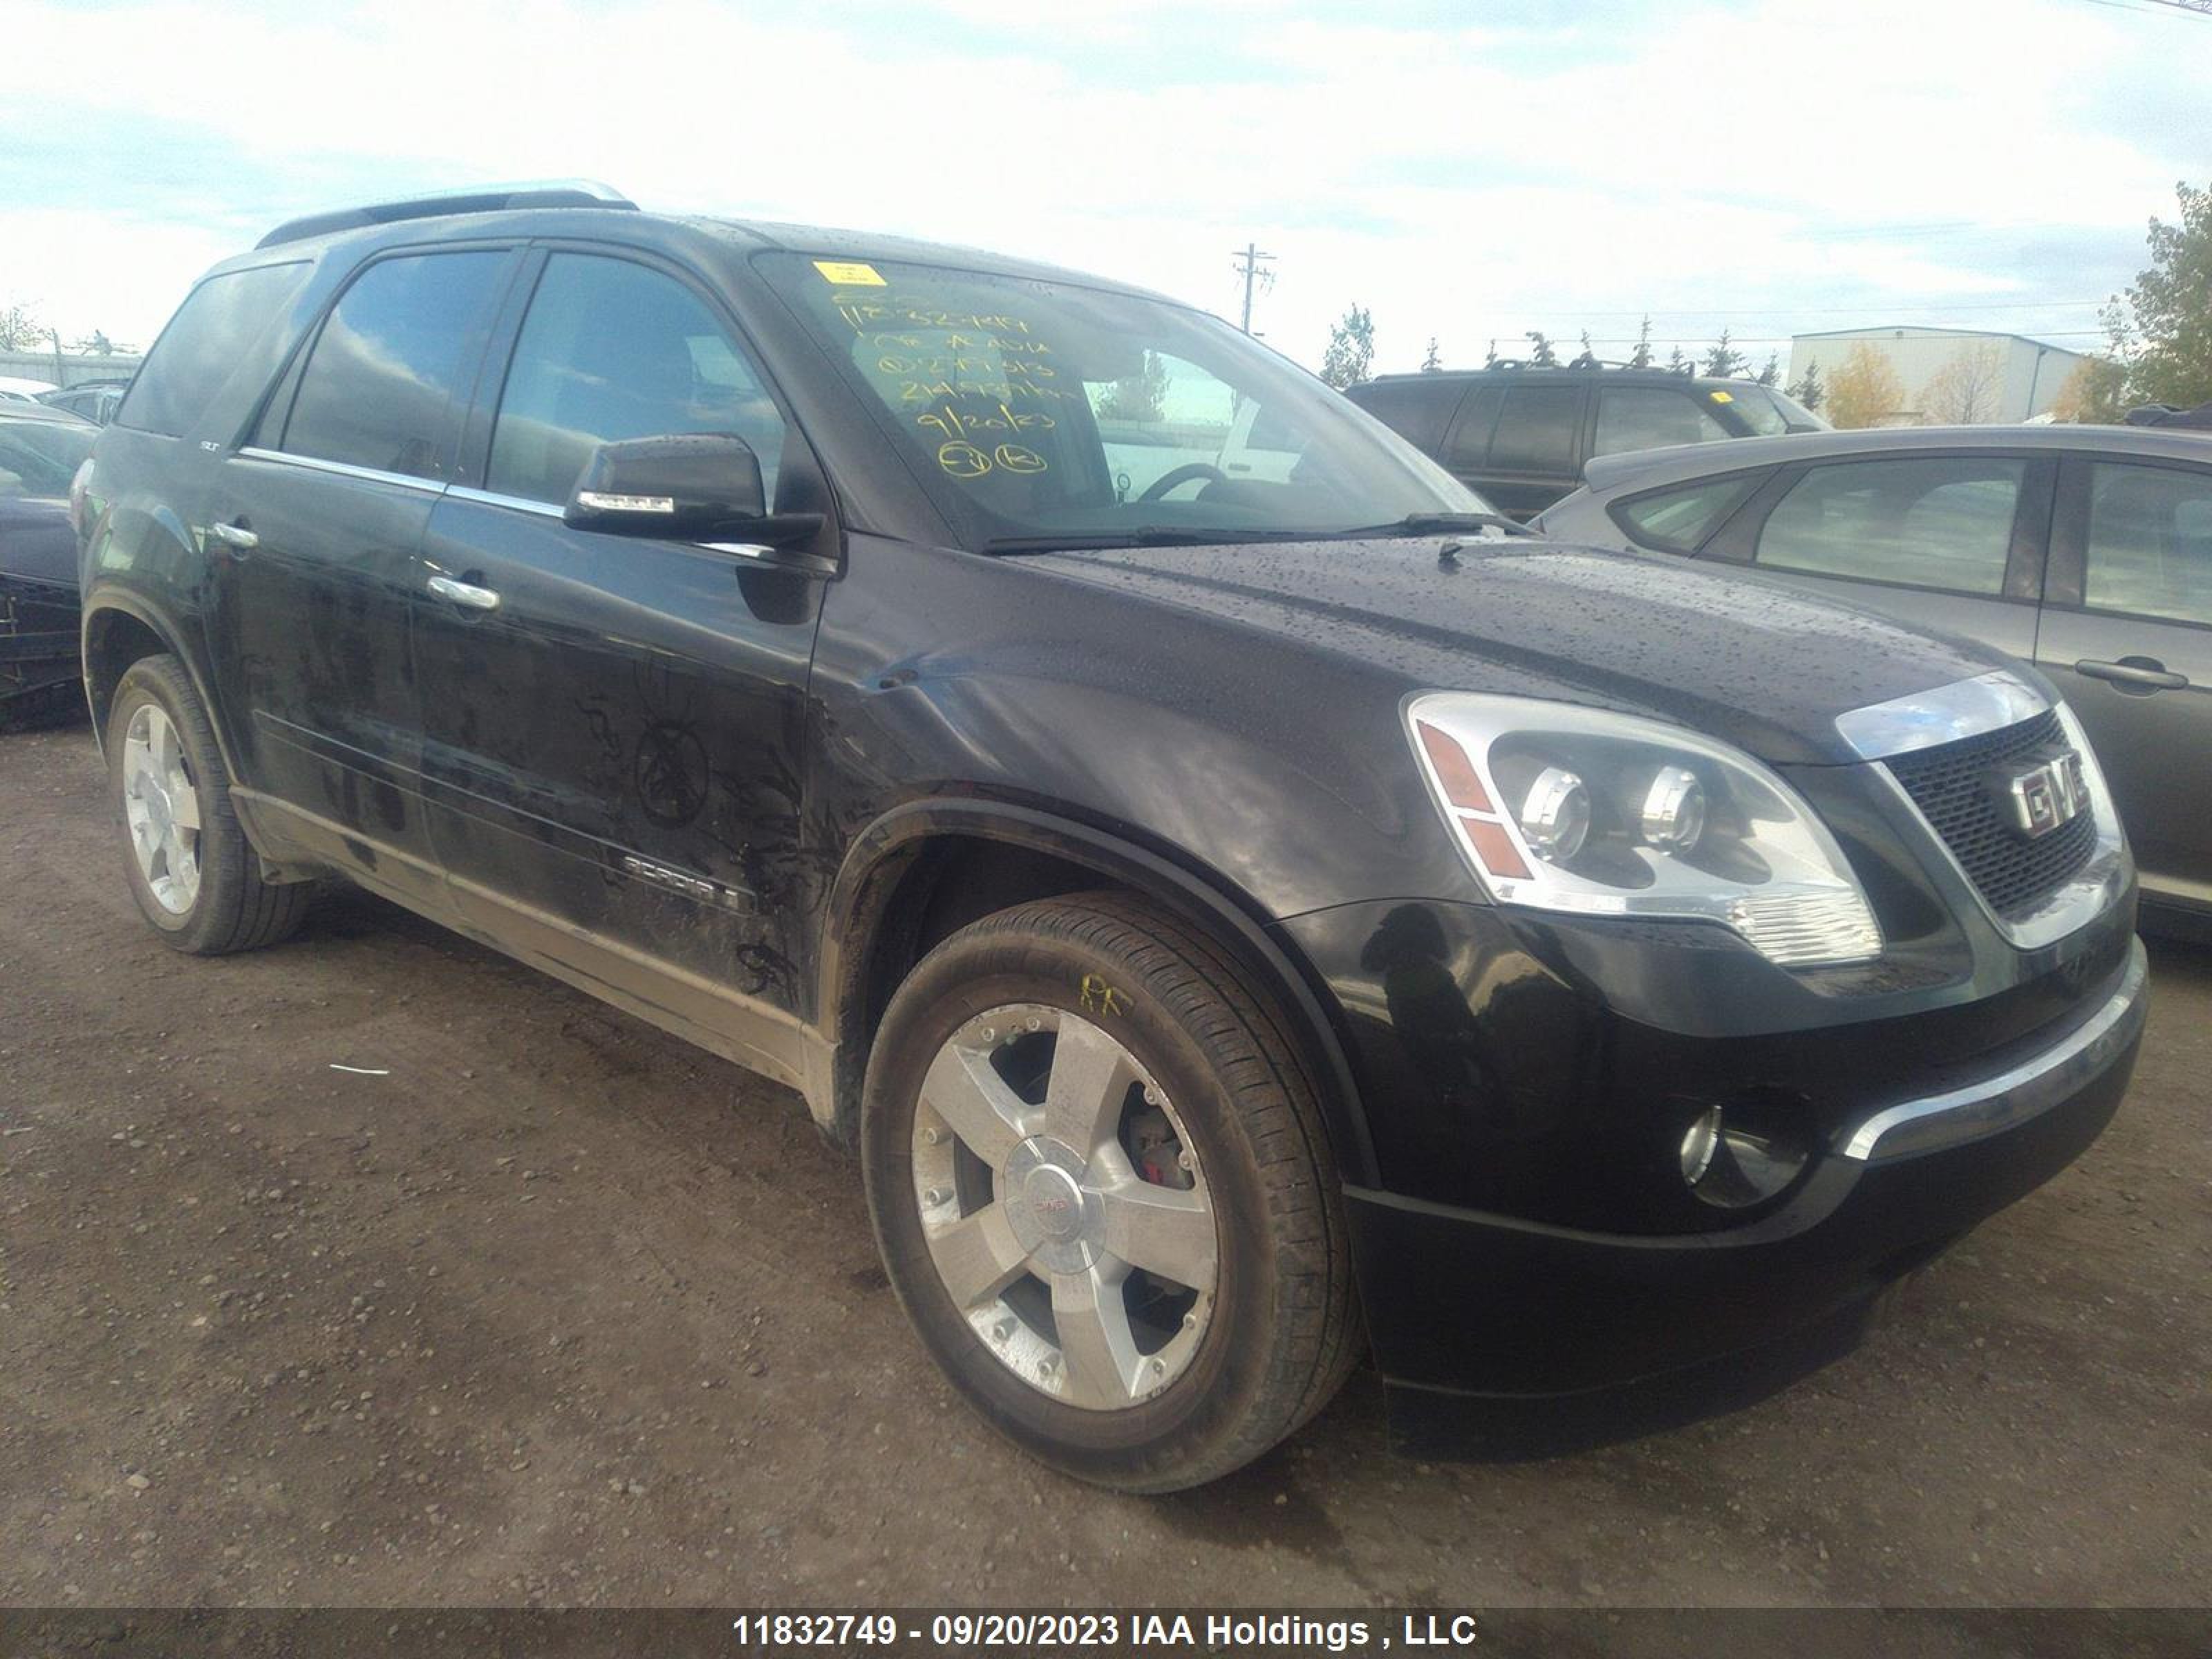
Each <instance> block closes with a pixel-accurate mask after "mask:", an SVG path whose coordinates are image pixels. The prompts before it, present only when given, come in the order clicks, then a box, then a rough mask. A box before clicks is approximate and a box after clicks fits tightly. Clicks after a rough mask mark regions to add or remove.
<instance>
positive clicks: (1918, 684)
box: [1024, 537, 2008, 765]
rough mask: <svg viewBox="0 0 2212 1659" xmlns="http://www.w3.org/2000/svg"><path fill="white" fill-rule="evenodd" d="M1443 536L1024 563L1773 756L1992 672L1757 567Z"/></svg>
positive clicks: (1843, 755)
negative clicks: (1449, 552)
mask: <svg viewBox="0 0 2212 1659" xmlns="http://www.w3.org/2000/svg"><path fill="white" fill-rule="evenodd" d="M1450 539H1451V538H1437V537H1430V538H1416V539H1411V540H1388V541H1329V542H1309V543H1296V544H1261V545H1249V544H1248V545H1243V546H1230V547H1194V548H1182V547H1170V548H1140V549H1135V550H1118V549H1116V550H1105V551H1100V552H1097V553H1089V552H1078V553H1054V554H1049V555H1044V556H1037V557H1035V558H1033V559H1025V560H1024V563H1025V564H1028V565H1030V566H1031V567H1032V568H1043V569H1048V570H1051V571H1053V572H1054V573H1056V574H1060V575H1064V576H1066V577H1070V578H1073V579H1074V580H1080V581H1083V582H1086V583H1091V584H1095V585H1097V586H1101V587H1105V588H1110V589H1113V590H1115V591H1117V592H1121V593H1123V594H1126V595H1128V596H1130V597H1132V598H1135V599H1144V600H1147V601H1150V602H1152V603H1154V604H1158V605H1172V606H1176V607H1177V608H1179V609H1182V610H1185V611H1199V612H1203V613H1206V614H1209V615H1211V616H1212V617H1218V618H1219V619H1220V620H1222V621H1225V622H1228V623H1233V624H1235V625H1237V626H1238V627H1240V628H1243V629H1255V630H1260V631H1262V632H1266V633H1270V634H1273V635H1278V636H1279V637H1281V638H1282V639H1283V640H1285V641H1286V642H1288V643H1292V644H1295V645H1297V646H1298V647H1301V648H1304V649H1307V650H1318V651H1325V652H1328V653H1334V654H1336V655H1338V656H1340V657H1346V658H1352V659H1358V660H1361V661H1364V662H1365V663H1367V664H1369V665H1371V666H1373V667H1375V668H1377V669H1380V670H1383V671H1387V672H1389V673H1390V674H1393V675H1395V676H1396V677H1398V678H1401V680H1402V681H1403V683H1404V686H1405V689H1407V690H1468V691H1490V692H1501V693H1507V694H1511V695H1516V696H1535V697H1547V698H1552V699H1555V700H1557V701H1559V702H1573V703H1581V704H1585V705H1589V706H1592V707H1596V708H1613V709H1618V710H1620V711H1622V712H1625V713H1629V714H1645V715H1650V716H1651V717H1654V718H1656V719H1659V720H1672V721H1674V722H1675V723H1676V724H1678V725H1682V726H1690V727H1692V728H1693V729H1694V730H1697V731H1699V732H1706V733H1709V734H1711V736H1714V737H1717V738H1722V739H1723V740H1724V741H1726V742H1729V743H1732V744H1735V745H1736V746H1737V747H1738V748H1741V749H1743V750H1747V751H1748V752H1749V753H1751V754H1753V755H1756V756H1758V757H1759V758H1760V759H1762V760H1765V761H1767V762H1769V763H1775V764H1782V765H1788V764H1801V765H1802V764H1818V763H1852V762H1854V761H1856V760H1857V756H1856V755H1854V754H1853V753H1852V751H1851V750H1850V749H1849V748H1848V747H1846V746H1845V745H1844V743H1843V741H1842V739H1841V738H1838V735H1837V733H1836V729H1835V719H1836V716H1837V715H1838V714H1843V713H1844V712H1845V711H1846V710H1849V709H1853V708H1863V707H1865V706H1866V705H1868V704H1869V703H1876V702H1887V701H1889V700H1890V699H1891V698H1893V697H1900V696H1905V695H1906V694H1908V693H1910V692H1915V691H1923V690H1928V689H1929V688H1930V687H1933V686H1938V685H1945V684H1950V683H1951V682H1952V681H1954V680H1961V679H1970V678H1972V677H1974V676H1975V675H1978V674H1985V673H1988V672H1989V671H1990V670H1991V669H1992V668H1997V667H2002V666H2005V665H2007V663H2008V659H2005V658H2003V657H2002V656H1999V655H1997V654H1996V653H1993V652H1990V651H1989V650H1987V649H1985V648H1984V647H1980V646H1978V645H1975V644H1973V643H1972V642H1971V641H1966V640H1960V639H1954V638H1951V637H1949V636H1946V635H1933V634H1927V633H1923V632H1921V631H1920V630H1918V629H1913V628H1910V627H1908V626H1906V625H1905V624H1903V623H1899V622H1896V621H1894V620H1892V619H1890V618H1887V617H1881V616H1877V615H1875V613H1873V612H1871V611H1863V610H1859V609H1857V608H1856V607H1853V606H1850V605H1838V604H1834V603H1831V602H1829V601H1826V600H1823V599H1815V598H1813V597H1810V596H1808V595H1807V594H1805V593H1803V592H1799V591H1798V590H1796V589H1794V588H1790V587H1786V586H1783V585H1781V584H1780V583H1777V582H1773V581H1770V580H1766V579H1765V578H1763V577H1759V576H1756V575H1749V574H1741V573H1738V572H1734V571H1730V572H1727V573H1722V572H1718V571H1715V570H1711V569H1706V568H1699V567H1698V566H1696V565H1693V564H1691V563H1689V562H1686V561H1684V560H1681V559H1671V558H1662V557H1659V556H1654V555H1644V554H1638V553H1613V552H1604V551H1600V550H1595V549H1586V548H1577V547H1565V546H1561V545H1559V544H1556V543H1549V542H1542V541H1535V540H1527V541H1496V540H1489V539H1474V538H1460V539H1459V540H1458V542H1457V544H1458V546H1459V548H1460V552H1459V554H1458V556H1457V557H1456V559H1455V560H1454V561H1443V560H1442V559H1440V558H1439V556H1438V555H1439V550H1440V549H1441V548H1442V547H1443V546H1444V545H1445V544H1446V543H1447V541H1449V540H1450Z"/></svg>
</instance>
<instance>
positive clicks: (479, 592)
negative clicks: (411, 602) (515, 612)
mask: <svg viewBox="0 0 2212 1659" xmlns="http://www.w3.org/2000/svg"><path fill="white" fill-rule="evenodd" d="M430 591H431V592H433V593H435V594H436V595H437V596H438V597H439V598H440V599H451V600H452V601H453V603H454V604H455V605H465V606H466V607H467V608H468V609H469V610H471V611H496V610H498V609H499V595H498V594H497V593H496V592H494V591H493V590H492V589H490V588H489V587H474V586H471V585H470V584H468V583H467V582H457V581H455V580H453V578H452V577H451V576H433V577H431V578H430Z"/></svg>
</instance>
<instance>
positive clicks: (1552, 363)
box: [1528, 328, 1559, 368]
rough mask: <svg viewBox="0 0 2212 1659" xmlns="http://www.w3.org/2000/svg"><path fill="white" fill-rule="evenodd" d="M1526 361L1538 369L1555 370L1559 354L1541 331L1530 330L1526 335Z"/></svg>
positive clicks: (1557, 365)
mask: <svg viewBox="0 0 2212 1659" xmlns="http://www.w3.org/2000/svg"><path fill="white" fill-rule="evenodd" d="M1528 361H1529V362H1532V363H1534V364H1535V365H1536V367H1537V368H1558V367H1559V352H1558V351H1557V350H1556V349H1554V348H1553V344H1552V343H1551V341H1550V340H1549V339H1547V337H1545V336H1544V334H1543V333H1542V332H1541V331H1540V330H1537V329H1533V328H1532V329H1530V330H1529V331H1528Z"/></svg>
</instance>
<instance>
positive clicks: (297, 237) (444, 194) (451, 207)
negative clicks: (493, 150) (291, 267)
mask: <svg viewBox="0 0 2212 1659" xmlns="http://www.w3.org/2000/svg"><path fill="white" fill-rule="evenodd" d="M509 208H628V209H629V210H631V211H632V212H635V211H636V210H637V204H636V203H635V202H633V201H631V200H630V199H629V197H627V196H624V195H623V193H622V192H621V191H616V190H610V189H609V188H608V187H607V186H606V185H596V184H593V183H592V181H591V180H590V179H544V180H541V181H534V182H529V183H523V184H511V185H468V186H466V187H465V188H463V189H460V190H447V191H433V192H431V193H430V194H429V195H427V196H414V197H409V198H408V199H407V200H405V201H404V202H372V203H369V204H368V205H367V206H364V207H351V208H335V209H332V210H331V211H329V212H327V213H310V214H307V216H304V217H302V218H298V219H288V220H286V221H285V222H283V224H281V225H279V226H277V227H276V229H274V230H272V231H270V233H269V234H267V235H266V236H264V237H263V238H262V239H261V240H259V241H258V242H256V243H255V244H254V246H256V247H275V246H277V245H278V244H279V243H281V242H297V241H302V240H306V239H307V237H310V236H327V235H329V234H331V232H332V231H337V230H361V229H364V228H367V227H368V226H370V225H389V224H397V223H398V222H400V221H402V220H405V219H435V218H437V217H439V216H441V215H444V214H448V213H498V212H501V211H502V210H506V209H509Z"/></svg>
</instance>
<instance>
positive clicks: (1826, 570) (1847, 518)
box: [1535, 426, 2212, 936]
mask: <svg viewBox="0 0 2212 1659" xmlns="http://www.w3.org/2000/svg"><path fill="white" fill-rule="evenodd" d="M1585 476H1586V478H1587V480H1588V482H1587V483H1586V484H1585V485H1584V487H1583V489H1578V490H1577V491H1576V492H1575V493H1574V494H1573V495H1570V496H1568V497H1567V498H1566V499H1565V501H1560V502H1559V504H1558V505H1556V506H1554V507H1550V508H1548V509H1547V511H1545V512H1544V513H1541V515H1539V516H1538V518H1537V519H1536V520H1535V527H1536V528H1537V529H1539V530H1541V531H1542V532H1545V533H1546V534H1547V535H1552V536H1556V537H1558V538H1560V539H1561V540H1564V541H1572V542H1577V543H1583V544H1598V545H1601V546H1613V547H1626V548H1642V549H1648V550H1652V551H1655V552H1659V553H1672V554H1678V555H1680V556H1683V557H1686V558H1694V559H1700V560H1705V561H1707V562H1714V563H1725V564H1737V565H1741V566H1743V567H1744V568H1747V569H1749V570H1758V571H1762V572H1765V573H1767V574H1771V576H1773V577H1774V578H1776V579H1778V580H1782V581H1785V582H1790V583H1795V584H1802V585H1803V586H1808V587H1810V588H1814V589H1816V590H1818V591H1819V592H1822V593H1826V594H1827V595H1829V596H1831V597H1833V598H1838V599H1850V600H1852V601H1855V602H1857V603H1858V604H1861V605H1867V606H1869V607H1870V608H1872V609H1875V610H1877V611H1887V612H1889V613H1891V614H1893V615H1895V616H1899V617H1905V618H1907V619H1909V620H1910V621H1912V622H1915V623H1921V624H1923V625H1927V626H1933V627H1937V628H1943V629H1951V630H1953V631H1954V632H1956V633H1960V634H1964V635H1969V636H1970V637H1972V638H1974V639H1978V640H1981V641H1984V642H1986V643H1988V644H1990V645H1993V646H1996V647H1997V648H1998V649H1999V650H2002V651H2007V652H2009V653H2011V654H2013V655H2014V656H2015V657H2020V658H2022V659H2026V660H2027V661H2030V662H2033V664H2034V665H2036V667H2038V668H2039V669H2041V670H2042V671H2043V672H2044V673H2045V675H2047V676H2049V678H2051V681H2052V682H2053V683H2054V684H2056V685H2057V687H2058V689H2059V690H2061V691H2062V692H2063V693H2064V694H2065V696H2066V700H2067V702H2069V703H2071V704H2072V705H2073V706H2074V708H2075V710H2076V711H2077V712H2078V713H2079V714H2080V715H2081V723H2082V724H2083V726H2086V727H2087V729H2088V732H2089V735H2090V737H2091V739H2092V740H2093V743H2094V744H2095V745H2096V750H2097V754H2098V756H2099V757H2100V759H2101V760H2102V761H2103V763H2104V766H2105V770H2106V775H2108V777H2109V778H2110V779H2111V781H2112V790H2113V793H2114V794H2115V796H2116V797H2117V798H2118V804H2119V807H2120V816H2121V817H2122V818H2123V819H2124V821H2125V823H2126V825H2127V829H2128V832H2129V835H2130V837H2131V838H2132V839H2133V841H2134V842H2135V849H2136V859H2137V861H2138V863H2139V865H2140V866H2141V869H2142V887H2143V897H2144V899H2145V900H2146V902H2148V904H2149V905H2150V906H2151V907H2152V908H2151V910H2150V911H2149V912H2148V913H2147V916H2146V920H2147V923H2149V924H2152V925H2162V926H2163V927H2166V929H2168V930H2171V931H2183V932H2188V933H2196V934H2199V935H2200V936H2208V935H2212V435H2203V434H2197V433H2191V432H2186V431H2173V430H2162V429H2160V428H2141V427H2082V426H2044V427H2024V426H2004V427H1949V428H1945V427H1916V428H1901V429H1893V430H1877V431H1869V432H1818V433H1807V434H1804V435H1797V436H1791V437H1782V438H1757V439H1752V440H1749V441H1746V442H1742V443H1733V444H1712V445H1706V446H1701V447H1686V448H1675V449H1656V450H1646V451H1643V452H1641V453H1634V454H1626V455H1608V456H1606V457H1603V458H1601V459H1598V460H1594V461H1592V462H1591V463H1590V464H1589V469H1588V471H1587V473H1586V475H1585Z"/></svg>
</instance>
